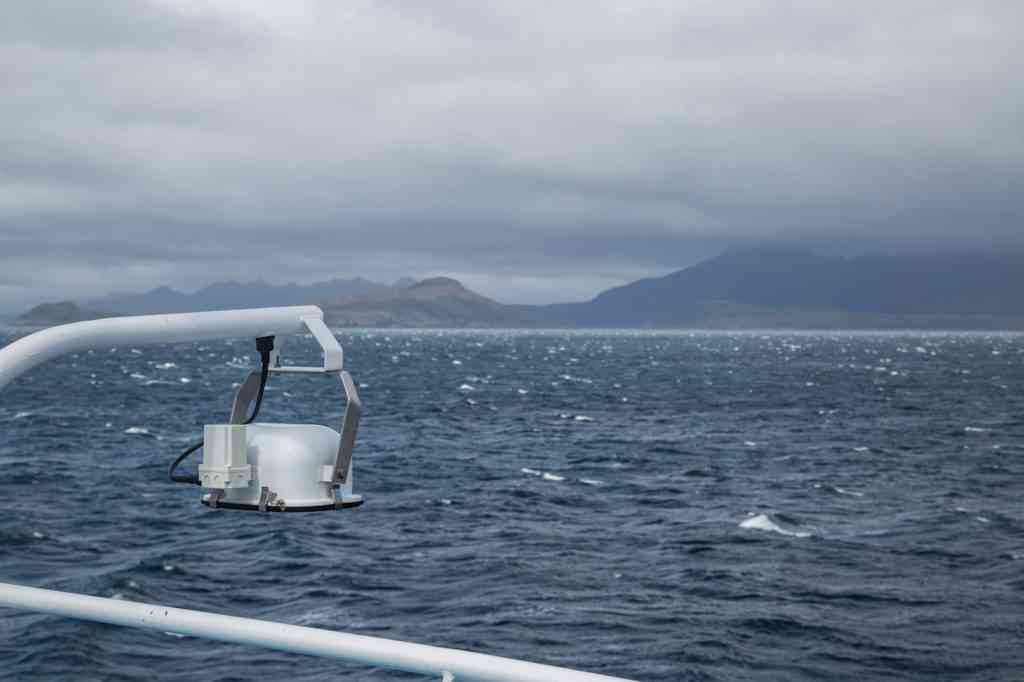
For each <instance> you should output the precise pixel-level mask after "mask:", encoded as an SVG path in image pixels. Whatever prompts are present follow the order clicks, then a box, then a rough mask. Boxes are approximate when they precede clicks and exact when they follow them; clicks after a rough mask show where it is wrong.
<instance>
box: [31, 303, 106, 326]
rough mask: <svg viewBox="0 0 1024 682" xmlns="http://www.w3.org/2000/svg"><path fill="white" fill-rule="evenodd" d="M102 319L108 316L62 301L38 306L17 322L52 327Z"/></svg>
mask: <svg viewBox="0 0 1024 682" xmlns="http://www.w3.org/2000/svg"><path fill="white" fill-rule="evenodd" d="M100 317H108V315H107V314H106V313H101V312H97V311H95V310H86V309H84V308H80V307H79V306H78V304H77V303H75V302H74V301H60V302H59V303H43V304H41V305H37V306H36V307H35V308H32V310H29V311H28V312H26V313H23V314H22V315H19V316H18V318H17V319H16V320H15V322H17V323H18V324H26V325H45V326H50V325H54V324H68V323H70V322H83V321H85V320H95V319H97V318H100Z"/></svg>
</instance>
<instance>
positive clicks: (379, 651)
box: [0, 583, 629, 682]
mask: <svg viewBox="0 0 1024 682" xmlns="http://www.w3.org/2000/svg"><path fill="white" fill-rule="evenodd" d="M0 606H8V607H11V608H18V609H27V610H30V611H37V612H40V613H49V614H53V615H56V616H66V617H68V618H80V619H82V620H90V621H95V622H98V623H108V624H110V625H123V626H126V627H133V628H141V629H144V630H156V631H158V632H172V633H175V634H180V635H190V636H193V637H204V638H206V639H215V640H219V641H222V642H233V643H236V644H249V645H252V646H259V647H264V648H267V649H276V650H278V651H289V652H292V653H297V654H308V655H310V656H318V657H321V658H331V659H336V660H341V661H348V662H350V663H362V664H365V665H369V666H375V667H380V668H389V669H392V670H404V671H406V672H412V673H422V674H425V675H436V676H438V677H444V676H445V675H448V676H449V679H454V680H455V681H456V682H462V681H463V680H479V681H481V682H629V681H628V680H623V679H622V678H617V677H608V676H606V675H597V674H594V673H585V672H578V671H575V670H569V669H567V668H557V667H554V666H550V665H542V664H539V663H528V662H526V661H518V660H514V659H510V658H501V657H498V656H489V655H486V654H478V653H474V652H471V651H461V650H459V649H446V648H442V647H434V646H427V645H424V644H412V643H409V642H401V641H398V640H393V639H383V638H380V637H365V636H363V635H351V634H346V633H343V632H334V631H331V630H321V629H318V628H309V627H303V626H300V625H288V624H285V623H276V622H273V621H266V620H256V619H253V618H237V617H235V616H225V615H222V614H218V613H208V612H205V611H190V610H187V609H176V608H172V607H169V606H158V605H156V604H142V603H139V602H131V601H123V600H120V599H107V598H105V597H90V596H86V595H82V594H72V593H69V592H57V591H55V590H43V589H39V588H35V587H22V586H20V585H11V584H8V583H0Z"/></svg>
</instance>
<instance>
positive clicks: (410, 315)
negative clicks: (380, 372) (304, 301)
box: [320, 277, 535, 327]
mask: <svg viewBox="0 0 1024 682" xmlns="http://www.w3.org/2000/svg"><path fill="white" fill-rule="evenodd" d="M320 305H321V307H322V308H323V309H324V316H325V318H326V319H327V321H328V323H329V324H331V325H333V326H338V327H523V326H535V323H534V321H533V320H532V319H531V318H530V317H529V316H528V315H527V314H525V313H524V312H523V311H522V310H521V309H520V308H518V307H516V306H508V305H503V304H501V303H498V302H497V301H493V300H491V299H489V298H487V297H486V296H481V295H480V294H478V293H476V292H473V291H470V290H469V289H467V288H466V287H464V286H463V285H462V284H461V283H460V282H458V281H457V280H454V279H451V278H449V277H434V278H431V279H425V280H423V281H422V282H417V283H416V284H413V285H411V286H408V287H404V288H401V289H393V290H391V291H387V292H383V293H376V294H370V295H368V296H363V297H358V298H348V299H342V300H337V301H333V302H330V301H326V302H321V304H320Z"/></svg>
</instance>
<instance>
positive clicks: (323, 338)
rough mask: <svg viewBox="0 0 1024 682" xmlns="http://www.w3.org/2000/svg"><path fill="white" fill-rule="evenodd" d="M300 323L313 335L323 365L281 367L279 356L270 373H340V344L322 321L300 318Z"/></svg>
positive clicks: (341, 356)
mask: <svg viewBox="0 0 1024 682" xmlns="http://www.w3.org/2000/svg"><path fill="white" fill-rule="evenodd" d="M300 319H301V320H302V323H303V324H304V325H306V329H308V330H309V333H310V334H312V335H313V338H314V339H316V342H317V343H319V344H320V348H321V349H322V350H323V352H324V365H323V367H293V366H289V365H282V364H281V360H280V354H278V355H277V357H276V358H275V361H274V363H273V364H272V365H271V367H270V371H271V372H277V373H280V374H330V373H331V372H340V371H341V368H342V365H343V363H344V353H343V352H342V350H341V344H339V343H338V340H337V339H336V338H334V334H332V333H331V330H330V329H329V328H328V327H327V325H326V324H324V321H323V319H322V318H320V317H302V318H300Z"/></svg>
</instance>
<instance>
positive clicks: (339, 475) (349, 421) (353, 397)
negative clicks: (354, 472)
mask: <svg viewBox="0 0 1024 682" xmlns="http://www.w3.org/2000/svg"><path fill="white" fill-rule="evenodd" d="M341 386H342V388H343V389H345V400H346V403H347V404H346V406H345V421H343V422H342V424H341V439H340V440H339V441H338V459H337V461H336V462H335V463H334V478H333V481H334V483H335V484H344V483H346V482H347V481H348V471H349V468H350V465H351V464H352V450H353V449H355V447H356V432H357V431H358V430H359V419H360V418H361V417H362V415H363V401H362V400H360V399H359V392H358V391H357V390H356V385H355V382H354V381H352V375H351V374H349V373H348V372H341Z"/></svg>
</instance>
